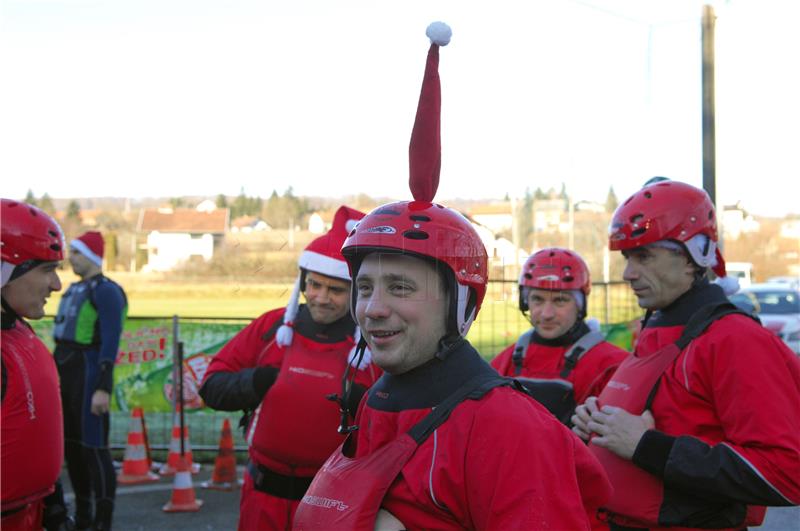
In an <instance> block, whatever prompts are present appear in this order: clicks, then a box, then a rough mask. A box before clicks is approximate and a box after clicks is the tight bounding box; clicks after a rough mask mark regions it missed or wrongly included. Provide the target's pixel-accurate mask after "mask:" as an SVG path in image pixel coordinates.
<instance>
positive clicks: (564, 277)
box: [561, 274, 575, 282]
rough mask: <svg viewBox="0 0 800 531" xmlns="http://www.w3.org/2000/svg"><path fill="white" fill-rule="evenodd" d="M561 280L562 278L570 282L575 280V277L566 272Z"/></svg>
mask: <svg viewBox="0 0 800 531" xmlns="http://www.w3.org/2000/svg"><path fill="white" fill-rule="evenodd" d="M561 280H563V281H564V282H572V281H573V280H575V277H573V276H572V275H571V274H566V275H564V276H563V277H562V278H561Z"/></svg>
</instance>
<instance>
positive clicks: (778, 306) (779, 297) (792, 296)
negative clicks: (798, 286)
mask: <svg viewBox="0 0 800 531" xmlns="http://www.w3.org/2000/svg"><path fill="white" fill-rule="evenodd" d="M753 295H755V296H756V298H757V299H758V304H759V306H760V313H762V314H763V313H767V314H791V313H800V296H798V292H796V291H785V290H784V291H778V290H776V291H757V292H754V293H753Z"/></svg>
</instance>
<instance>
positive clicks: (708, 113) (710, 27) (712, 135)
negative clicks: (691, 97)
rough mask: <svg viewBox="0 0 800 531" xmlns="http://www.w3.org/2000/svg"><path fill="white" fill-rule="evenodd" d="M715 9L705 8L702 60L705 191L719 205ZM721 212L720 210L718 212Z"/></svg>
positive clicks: (708, 6) (707, 6) (706, 6)
mask: <svg viewBox="0 0 800 531" xmlns="http://www.w3.org/2000/svg"><path fill="white" fill-rule="evenodd" d="M715 22H716V16H715V15H714V8H713V7H712V6H710V5H704V6H703V21H702V26H703V29H702V42H703V45H702V48H703V50H702V58H703V76H702V87H703V88H702V91H703V189H704V190H705V191H706V192H707V193H708V195H709V197H710V198H711V202H712V203H713V204H714V205H716V204H717V182H716V179H717V153H716V149H717V139H716V111H715V109H714V24H715ZM717 211H718V212H719V210H717Z"/></svg>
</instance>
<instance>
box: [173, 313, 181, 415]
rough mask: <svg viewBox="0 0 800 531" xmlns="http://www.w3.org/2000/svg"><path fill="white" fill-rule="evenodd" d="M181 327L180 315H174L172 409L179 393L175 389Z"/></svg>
mask: <svg viewBox="0 0 800 531" xmlns="http://www.w3.org/2000/svg"><path fill="white" fill-rule="evenodd" d="M179 334H180V328H179V326H178V315H177V314H174V315H173V316H172V411H175V404H176V403H177V402H176V401H177V398H178V395H177V394H176V391H175V389H176V388H177V385H178V363H177V359H178V342H179V341H180V337H179Z"/></svg>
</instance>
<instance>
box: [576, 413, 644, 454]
mask: <svg viewBox="0 0 800 531" xmlns="http://www.w3.org/2000/svg"><path fill="white" fill-rule="evenodd" d="M587 401H588V400H587ZM655 425H656V423H655V420H654V419H653V415H652V414H651V413H650V412H649V411H645V412H644V413H642V414H641V415H631V414H630V413H628V412H627V411H625V410H624V409H622V408H619V407H615V406H603V407H601V408H600V410H599V411H598V410H595V411H594V412H593V413H592V414H591V420H590V421H589V422H588V423H587V427H588V429H589V430H590V431H593V432H594V433H596V434H597V436H596V437H595V438H594V439H592V444H596V445H597V446H599V447H600V448H605V449H607V450H610V451H612V452H614V453H615V454H617V455H618V456H620V457H622V458H623V459H631V458H632V457H633V453H634V452H635V451H636V445H638V444H639V440H641V438H642V435H644V432H646V431H647V430H650V429H653V428H655Z"/></svg>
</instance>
